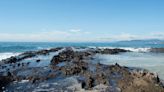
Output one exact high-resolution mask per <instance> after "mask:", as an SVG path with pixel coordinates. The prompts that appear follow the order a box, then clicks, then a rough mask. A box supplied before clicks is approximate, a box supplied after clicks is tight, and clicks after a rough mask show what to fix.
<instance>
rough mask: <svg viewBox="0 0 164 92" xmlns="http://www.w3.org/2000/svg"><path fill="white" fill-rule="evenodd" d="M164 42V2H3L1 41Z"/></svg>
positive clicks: (0, 13) (15, 0)
mask: <svg viewBox="0 0 164 92" xmlns="http://www.w3.org/2000/svg"><path fill="white" fill-rule="evenodd" d="M152 38H157V39H164V1H163V0H0V41H50V42H86V41H94V42H95V41H96V42H97V41H98V42H102V41H105V42H106V41H107V42H108V41H109V42H110V41H118V40H133V39H152Z"/></svg>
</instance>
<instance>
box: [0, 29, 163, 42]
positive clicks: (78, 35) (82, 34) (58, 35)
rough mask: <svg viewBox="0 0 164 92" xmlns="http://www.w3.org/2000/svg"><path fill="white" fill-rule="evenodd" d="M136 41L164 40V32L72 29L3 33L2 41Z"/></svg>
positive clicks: (0, 37) (0, 38) (1, 35)
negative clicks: (105, 32)
mask: <svg viewBox="0 0 164 92" xmlns="http://www.w3.org/2000/svg"><path fill="white" fill-rule="evenodd" d="M134 39H164V32H153V33H148V34H143V35H135V34H129V33H121V34H115V35H114V34H100V33H99V34H98V33H91V32H87V31H81V30H80V29H71V30H68V31H58V30H55V31H46V30H44V31H42V32H38V33H36V32H34V33H28V34H23V33H14V34H13V33H1V34H0V41H22V42H23V41H32V42H38V41H39V42H44V41H49V42H90V41H91V42H110V41H121V40H134Z"/></svg>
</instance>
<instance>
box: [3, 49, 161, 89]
mask: <svg viewBox="0 0 164 92" xmlns="http://www.w3.org/2000/svg"><path fill="white" fill-rule="evenodd" d="M158 51H159V50H158ZM124 52H129V50H124V49H117V48H116V49H108V48H106V49H101V48H96V49H93V48H89V49H73V48H72V47H65V48H63V47H59V48H52V49H48V50H39V51H29V52H25V53H22V54H20V55H18V56H15V57H11V58H8V59H4V60H2V62H0V65H1V70H2V68H3V70H4V71H1V73H0V75H1V77H0V78H1V80H0V81H2V82H4V84H2V85H1V88H2V87H4V86H6V87H7V88H2V89H1V90H9V89H11V88H12V87H14V86H15V87H14V90H17V91H18V92H19V90H20V89H16V88H17V87H19V86H21V85H19V82H21V81H23V80H27V81H28V82H27V81H23V82H25V83H26V82H27V83H28V84H41V83H44V82H45V81H50V80H54V81H55V82H57V80H60V81H63V80H65V79H67V78H69V77H73V76H76V77H78V78H74V80H77V81H78V82H77V84H79V85H81V86H80V87H81V88H79V86H78V88H79V90H87V91H89V90H100V89H101V88H95V87H97V86H98V87H103V88H102V89H103V90H106V91H107V90H114V92H120V91H122V92H126V91H133V92H135V90H140V91H146V92H148V91H149V92H153V90H154V91H159V90H164V89H163V84H162V83H161V81H160V79H159V77H158V75H155V74H153V73H150V72H149V71H147V70H142V71H140V70H137V69H130V68H129V67H123V66H120V65H119V64H117V63H116V64H115V65H103V64H100V63H97V64H93V63H91V62H89V60H91V59H92V57H93V56H94V55H95V54H96V53H99V54H109V55H112V54H119V53H124ZM51 53H54V54H55V55H52V56H53V57H52V58H50V60H49V61H46V62H48V64H47V66H40V67H34V66H32V67H29V66H30V64H32V63H33V62H35V63H34V65H35V64H37V63H40V62H44V61H42V60H41V59H34V60H33V59H32V58H34V57H38V56H39V55H43V56H48V55H50V54H51ZM28 59H32V61H31V62H30V60H29V61H28V62H22V61H27V60H28ZM44 65H45V64H44ZM5 66H6V67H5ZM10 67H12V68H13V69H10ZM38 68H39V69H38ZM44 68H45V69H44ZM40 69H43V71H40ZM34 70H35V71H36V72H38V74H39V76H36V75H35V74H31V73H27V75H26V74H23V72H27V71H28V72H29V71H31V72H32V71H34ZM131 70H132V71H133V72H131ZM19 72H22V74H20V73H19ZM42 73H43V74H42ZM44 73H46V75H44ZM97 73H98V74H97ZM99 73H100V75H99ZM25 75H26V76H25ZM117 77H118V78H117ZM58 78H59V79H58ZM60 78H64V79H60ZM79 78H80V80H79ZM81 78H82V80H81ZM115 78H116V79H115ZM2 79H3V80H2ZM55 79H56V80H55ZM121 79H122V80H121ZM79 81H80V82H79ZM116 81H117V82H116ZM137 81H140V83H138V82H137ZM147 81H148V82H147ZM14 82H16V84H14V86H13V85H11V84H13V83H14ZM113 82H114V84H113ZM126 83H128V85H129V86H130V89H129V88H128V86H127V84H126ZM143 83H144V84H145V85H147V86H145V85H143ZM47 84H48V83H47ZM49 84H50V83H49ZM68 84H69V83H68ZM100 84H101V85H100ZM155 85H158V87H156V86H155ZM38 86H39V85H38ZM63 86H64V85H63ZM22 87H24V86H22ZM67 87H68V85H67ZM67 87H64V88H63V90H73V89H74V88H76V87H75V86H73V85H72V86H71V87H73V88H71V89H67ZM135 87H139V89H135ZM144 87H146V88H150V89H151V90H150V89H143V88H144ZM50 88H51V86H50V87H49V89H50ZM69 88H70V87H69ZM152 88H154V89H152ZM32 89H33V90H35V89H34V88H32ZM24 90H28V89H26V88H25V89H24ZM70 92H71V91H70ZM107 92H108V91H107Z"/></svg>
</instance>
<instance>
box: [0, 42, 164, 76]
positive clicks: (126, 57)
mask: <svg viewBox="0 0 164 92" xmlns="http://www.w3.org/2000/svg"><path fill="white" fill-rule="evenodd" d="M70 46H73V47H89V48H96V47H99V48H122V49H126V50H131V51H133V52H128V53H121V54H117V55H97V56H95V58H96V59H97V60H99V61H100V62H101V63H103V64H107V65H109V64H115V63H118V64H120V65H122V66H128V67H140V68H144V69H148V70H150V71H151V72H154V73H157V74H158V75H159V76H160V78H162V79H164V53H151V52H149V50H150V49H151V48H164V44H158V43H127V42H126V43H119V42H118V43H68V42H66V43H64V42H63V43H53V42H0V60H2V59H5V58H9V57H11V56H15V55H18V54H20V53H22V52H25V51H33V50H40V49H48V48H53V47H70ZM95 62H96V61H95Z"/></svg>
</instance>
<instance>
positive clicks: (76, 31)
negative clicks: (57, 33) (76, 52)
mask: <svg viewBox="0 0 164 92" xmlns="http://www.w3.org/2000/svg"><path fill="white" fill-rule="evenodd" d="M70 32H73V33H79V32H81V29H70Z"/></svg>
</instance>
